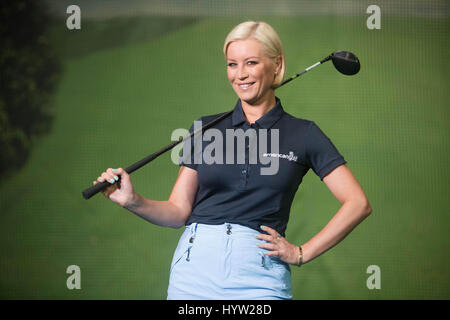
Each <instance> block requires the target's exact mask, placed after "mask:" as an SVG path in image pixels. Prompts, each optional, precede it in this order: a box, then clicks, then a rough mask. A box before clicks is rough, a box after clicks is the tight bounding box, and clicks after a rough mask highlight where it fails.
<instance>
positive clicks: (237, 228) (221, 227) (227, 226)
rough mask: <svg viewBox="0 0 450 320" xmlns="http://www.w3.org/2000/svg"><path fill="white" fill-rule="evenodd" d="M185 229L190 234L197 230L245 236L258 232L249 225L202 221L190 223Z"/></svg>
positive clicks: (254, 234)
mask: <svg viewBox="0 0 450 320" xmlns="http://www.w3.org/2000/svg"><path fill="white" fill-rule="evenodd" d="M186 229H188V230H190V232H191V234H196V233H198V232H201V233H203V232H206V233H217V234H225V235H229V236H231V235H246V236H256V235H257V234H258V233H259V232H258V231H256V230H254V229H251V228H249V227H246V226H243V225H240V224H236V223H228V222H225V223H223V224H204V223H197V222H194V223H191V224H190V225H187V226H186Z"/></svg>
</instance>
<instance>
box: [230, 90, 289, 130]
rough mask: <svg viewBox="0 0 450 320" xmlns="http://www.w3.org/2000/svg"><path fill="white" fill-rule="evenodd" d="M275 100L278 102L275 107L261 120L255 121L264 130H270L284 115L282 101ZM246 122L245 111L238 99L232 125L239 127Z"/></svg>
mask: <svg viewBox="0 0 450 320" xmlns="http://www.w3.org/2000/svg"><path fill="white" fill-rule="evenodd" d="M275 100H276V103H275V106H274V107H273V108H272V109H270V111H269V112H267V113H266V114H265V115H263V116H262V117H261V118H259V119H258V120H256V121H255V123H257V124H258V125H259V126H260V127H261V128H263V129H270V128H271V127H272V126H273V125H274V124H275V122H277V121H278V120H279V119H280V118H281V116H282V115H283V113H284V110H283V107H282V106H281V101H280V99H278V98H277V97H275ZM245 121H246V120H245V116H244V111H243V110H242V105H241V99H238V101H237V103H236V106H235V107H234V110H233V116H232V125H233V126H238V125H240V124H242V123H244V122H245Z"/></svg>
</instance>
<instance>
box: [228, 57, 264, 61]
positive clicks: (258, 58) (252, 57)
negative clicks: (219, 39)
mask: <svg viewBox="0 0 450 320" xmlns="http://www.w3.org/2000/svg"><path fill="white" fill-rule="evenodd" d="M254 58H256V59H259V57H256V56H251V57H248V58H245V59H244V60H248V59H254ZM227 60H230V61H236V60H234V59H229V58H227Z"/></svg>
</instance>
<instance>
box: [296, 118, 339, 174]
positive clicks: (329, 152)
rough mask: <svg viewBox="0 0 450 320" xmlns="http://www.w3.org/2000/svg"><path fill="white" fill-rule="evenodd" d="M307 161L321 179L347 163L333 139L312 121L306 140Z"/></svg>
mask: <svg viewBox="0 0 450 320" xmlns="http://www.w3.org/2000/svg"><path fill="white" fill-rule="evenodd" d="M305 148H306V150H305V154H306V162H307V164H308V165H309V167H310V168H311V169H313V171H314V173H315V174H316V175H317V176H319V178H320V180H323V178H324V177H325V176H326V175H327V174H329V173H330V172H331V171H333V170H334V169H335V168H337V167H338V166H340V165H342V164H345V163H347V161H345V159H344V157H343V156H342V155H341V154H340V153H339V151H338V150H337V149H336V147H335V146H334V145H333V143H332V142H331V140H330V139H329V138H328V137H327V136H326V135H325V133H324V132H323V131H322V130H320V128H319V127H318V126H317V125H316V124H315V123H314V122H313V121H311V124H310V126H309V128H308V133H307V135H306V142H305Z"/></svg>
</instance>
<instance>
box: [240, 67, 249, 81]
mask: <svg viewBox="0 0 450 320" xmlns="http://www.w3.org/2000/svg"><path fill="white" fill-rule="evenodd" d="M237 76H238V78H239V79H240V80H242V79H245V78H247V77H248V72H247V70H246V69H245V65H242V66H241V67H239V69H238V74H237Z"/></svg>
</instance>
